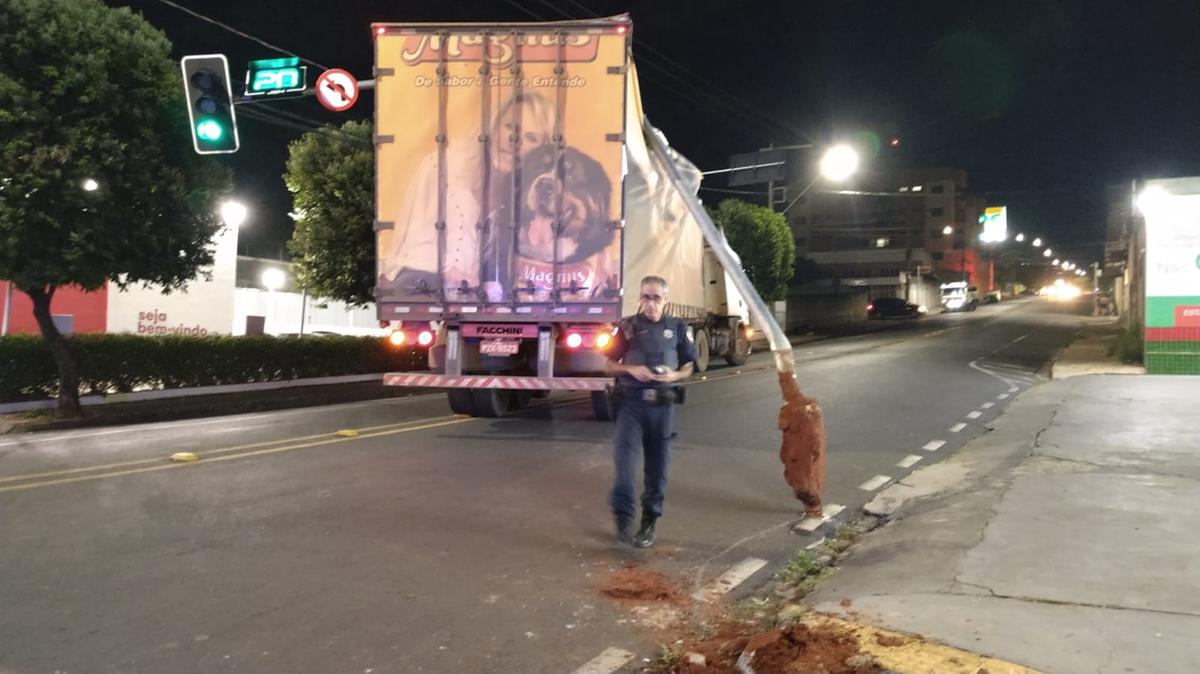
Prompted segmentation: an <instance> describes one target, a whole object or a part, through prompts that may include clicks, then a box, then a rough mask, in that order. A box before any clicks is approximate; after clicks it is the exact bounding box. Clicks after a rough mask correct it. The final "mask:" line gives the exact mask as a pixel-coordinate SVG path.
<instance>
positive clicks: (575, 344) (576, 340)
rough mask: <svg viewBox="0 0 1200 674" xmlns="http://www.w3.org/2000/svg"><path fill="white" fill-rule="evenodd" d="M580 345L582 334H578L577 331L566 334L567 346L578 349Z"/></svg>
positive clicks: (581, 343)
mask: <svg viewBox="0 0 1200 674" xmlns="http://www.w3.org/2000/svg"><path fill="white" fill-rule="evenodd" d="M582 345H583V335H581V334H579V333H578V332H572V333H571V334H569V335H567V348H569V349H578V348H579V347H580V346H582Z"/></svg>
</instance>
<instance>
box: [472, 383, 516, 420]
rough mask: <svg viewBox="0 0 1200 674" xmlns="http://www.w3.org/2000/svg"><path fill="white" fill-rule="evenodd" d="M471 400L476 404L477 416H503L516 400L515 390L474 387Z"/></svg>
mask: <svg viewBox="0 0 1200 674" xmlns="http://www.w3.org/2000/svg"><path fill="white" fill-rule="evenodd" d="M471 400H472V402H473V403H474V404H475V414H474V415H472V416H477V417H488V418H493V417H502V416H504V415H505V414H508V412H509V410H511V409H512V408H513V406H514V405H513V403H515V402H516V400H515V396H514V395H513V391H506V390H504V389H498V388H484V389H473V390H472V391H471Z"/></svg>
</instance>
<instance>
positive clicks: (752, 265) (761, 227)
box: [713, 199, 796, 302]
mask: <svg viewBox="0 0 1200 674" xmlns="http://www.w3.org/2000/svg"><path fill="white" fill-rule="evenodd" d="M713 220H714V221H715V222H716V224H717V225H719V226H720V227H721V228H722V229H723V230H724V231H725V238H726V239H728V240H729V245H730V246H732V247H733V249H734V251H736V252H737V254H738V257H740V258H741V259H742V268H743V269H745V270H746V276H748V277H749V278H750V282H751V283H753V284H754V288H755V289H756V290H757V291H758V293H759V294H760V295H762V298H763V300H765V301H768V302H770V301H774V300H782V299H785V298H786V297H787V287H788V281H790V280H791V278H792V274H793V273H794V265H795V259H796V242H795V240H794V239H793V238H792V230H791V228H790V227H788V224H787V220H786V219H785V218H784V216H783V215H782V214H780V213H776V212H774V211H772V210H771V209H769V208H764V207H762V206H755V205H754V204H749V203H746V202H744V201H739V200H737V199H726V200H725V201H722V202H721V203H720V205H718V206H717V209H716V211H715V213H714V214H713Z"/></svg>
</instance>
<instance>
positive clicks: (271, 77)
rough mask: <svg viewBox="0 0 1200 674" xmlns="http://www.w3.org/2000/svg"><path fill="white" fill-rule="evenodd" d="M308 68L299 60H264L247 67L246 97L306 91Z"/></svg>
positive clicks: (251, 63)
mask: <svg viewBox="0 0 1200 674" xmlns="http://www.w3.org/2000/svg"><path fill="white" fill-rule="evenodd" d="M307 80H308V67H307V66H302V65H300V59H298V58H294V57H293V58H282V59H263V60H260V61H251V62H250V63H248V64H247V65H246V95H247V96H263V95H278V94H288V93H297V92H301V91H304V88H305V86H306V85H307Z"/></svg>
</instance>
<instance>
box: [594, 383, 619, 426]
mask: <svg viewBox="0 0 1200 674" xmlns="http://www.w3.org/2000/svg"><path fill="white" fill-rule="evenodd" d="M592 414H594V415H596V421H616V419H617V397H616V396H614V395H613V392H612V391H610V390H608V389H605V390H603V391H592Z"/></svg>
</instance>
